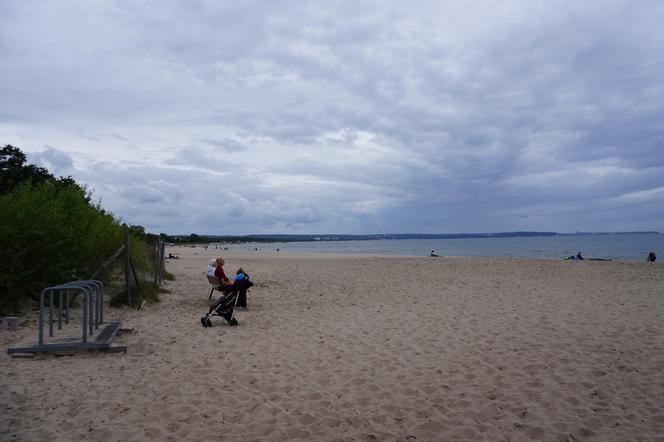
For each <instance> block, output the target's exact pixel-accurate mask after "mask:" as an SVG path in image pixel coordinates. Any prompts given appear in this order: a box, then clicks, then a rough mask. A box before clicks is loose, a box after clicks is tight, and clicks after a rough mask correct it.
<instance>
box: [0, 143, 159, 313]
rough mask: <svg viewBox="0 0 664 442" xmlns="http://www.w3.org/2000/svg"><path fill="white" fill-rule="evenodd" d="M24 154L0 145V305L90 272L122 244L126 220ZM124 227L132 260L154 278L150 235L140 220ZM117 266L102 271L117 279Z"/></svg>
mask: <svg viewBox="0 0 664 442" xmlns="http://www.w3.org/2000/svg"><path fill="white" fill-rule="evenodd" d="M25 159H26V158H25V155H24V154H23V153H22V152H21V151H20V150H19V149H18V148H15V147H13V146H10V145H7V146H5V147H3V148H0V251H2V253H0V313H5V312H16V311H17V310H18V308H19V305H20V304H21V303H22V302H23V301H24V300H26V299H30V298H32V299H38V296H39V293H40V291H41V290H43V289H44V288H46V287H49V286H53V285H58V284H62V283H64V282H68V281H72V280H75V279H88V278H90V277H91V276H92V274H93V273H94V272H95V271H96V270H97V269H98V268H99V267H100V266H101V265H102V264H103V263H104V262H106V260H107V259H108V258H110V257H111V256H112V255H113V254H114V253H115V252H116V251H117V250H118V248H120V246H122V244H123V236H124V230H125V227H124V226H123V225H121V224H120V222H119V221H118V220H117V219H116V218H115V217H114V216H113V215H112V214H109V213H107V212H106V211H104V210H103V209H102V208H101V206H100V205H99V204H93V203H92V202H91V197H90V195H89V194H88V193H87V191H86V189H85V188H84V187H81V186H80V185H79V184H77V183H76V182H75V181H74V180H73V179H72V178H71V177H68V178H55V177H54V176H53V175H51V174H49V173H48V171H46V169H43V168H38V167H35V166H32V165H26V164H25ZM128 231H129V238H130V251H131V256H132V262H133V264H134V268H135V269H136V271H137V273H139V275H142V277H141V279H147V280H151V279H152V278H151V275H149V274H150V273H151V272H152V270H153V264H152V262H153V259H154V257H152V256H151V253H150V248H149V247H148V245H147V240H148V238H149V236H148V234H146V233H145V229H144V228H143V227H141V226H132V227H129V229H128ZM120 266H121V263H116V265H115V266H113V267H112V268H111V269H108V271H107V272H105V274H104V275H100V276H101V277H102V278H103V280H104V281H105V282H110V280H111V279H112V278H114V277H115V278H116V279H117V274H118V272H117V270H118V269H119V268H121V267H120ZM146 274H148V276H147V278H146V277H145V275H146ZM122 279H124V278H122ZM132 279H133V278H132ZM144 298H145V299H147V300H150V299H154V296H152V295H151V294H147V292H146V296H144Z"/></svg>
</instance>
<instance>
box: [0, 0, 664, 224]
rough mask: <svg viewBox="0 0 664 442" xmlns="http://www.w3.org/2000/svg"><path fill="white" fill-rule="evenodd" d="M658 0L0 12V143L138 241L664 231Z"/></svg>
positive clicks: (30, 4) (662, 33)
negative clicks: (87, 199)
mask: <svg viewBox="0 0 664 442" xmlns="http://www.w3.org/2000/svg"><path fill="white" fill-rule="evenodd" d="M662 23H664V2H663V1H660V0H653V1H648V0H628V1H621V0H606V1H592V0H586V1H582V2H579V1H578V0H574V1H563V0H561V1H532V0H524V1H517V0H514V1H512V0H509V1H506V0H501V1H480V0H477V1H470V0H459V1H447V0H434V1H408V2H406V1H399V2H389V1H384V0H379V1H375V2H373V1H370V2H364V1H356V0H353V1H351V0H349V1H325V2H323V1H319V2H306V1H292V2H291V1H246V0H243V1H226V2H224V1H219V0H210V1H191V0H188V1H165V0H158V1H133V0H132V1H88V0H79V1H74V0H61V1H58V0H48V1H36V0H4V1H1V2H0V145H5V144H12V145H15V146H17V147H19V148H21V149H22V150H23V151H24V152H26V153H27V154H28V156H29V159H30V160H31V161H32V162H33V163H37V164H40V165H43V166H46V167H47V168H48V169H49V170H50V171H51V172H52V173H54V174H56V175H63V176H67V175H71V176H73V177H74V178H75V179H76V180H77V181H78V182H80V183H83V184H85V185H87V186H88V189H90V190H91V191H92V192H93V196H94V198H95V199H96V200H101V203H102V205H103V206H104V208H106V209H107V210H109V211H111V212H113V213H114V214H115V215H117V216H118V217H119V218H121V219H122V220H123V221H125V222H127V223H129V224H138V225H143V226H145V227H146V229H147V230H148V231H150V232H153V233H159V232H167V233H183V234H188V233H192V232H193V233H199V234H250V233H458V232H497V231H513V230H546V231H558V232H573V231H577V230H582V231H626V230H659V231H664V26H663V25H662Z"/></svg>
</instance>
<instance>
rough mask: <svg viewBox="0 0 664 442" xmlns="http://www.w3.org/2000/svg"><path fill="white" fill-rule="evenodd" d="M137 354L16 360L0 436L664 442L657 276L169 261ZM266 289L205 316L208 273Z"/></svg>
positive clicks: (663, 281)
mask: <svg viewBox="0 0 664 442" xmlns="http://www.w3.org/2000/svg"><path fill="white" fill-rule="evenodd" d="M167 252H171V253H174V254H177V255H179V256H180V257H181V259H179V260H173V261H171V262H169V263H168V264H167V270H168V271H170V272H172V273H173V274H175V276H176V280H175V281H173V282H169V283H167V284H166V288H168V289H169V290H170V293H164V294H162V302H161V303H157V304H151V305H146V306H145V307H144V309H143V310H141V311H136V310H130V309H128V308H123V309H110V308H109V309H108V310H107V316H109V317H110V318H111V319H121V320H123V321H124V326H125V327H130V328H133V329H134V332H133V333H130V334H123V335H121V336H118V337H117V338H116V342H117V343H121V344H123V345H126V346H127V353H126V354H123V353H102V352H84V353H77V354H75V355H73V356H60V357H58V356H54V355H39V356H36V357H34V358H15V357H11V356H10V355H7V354H6V349H7V348H8V347H10V346H14V345H16V344H17V343H19V342H22V341H25V340H26V339H27V340H32V341H34V340H36V336H37V334H36V333H37V332H36V328H35V327H36V326H35V324H36V323H35V320H34V315H30V316H26V317H25V318H22V322H23V325H22V326H21V328H20V329H19V330H18V331H15V332H8V331H0V350H1V351H2V355H0V375H1V379H2V381H1V383H0V409H1V410H2V413H0V439H2V440H29V441H33V440H34V441H38V440H49V441H71V440H73V441H83V440H86V441H87V440H100V441H128V440H130V441H142V440H150V439H152V440H158V441H165V440H192V441H206V440H210V441H214V440H228V441H239V440H287V439H296V440H330V441H333V440H344V441H351V440H357V441H360V440H400V441H415V440H417V441H427V440H469V441H475V440H484V441H501V440H511V441H530V440H561V441H566V440H569V441H579V440H596V441H638V440H658V441H662V440H664V315H663V313H664V266H662V265H661V264H659V263H658V264H656V265H648V264H646V263H619V262H588V261H585V262H571V261H552V260H522V259H501V258H449V257H440V258H429V257H426V258H404V257H351V256H331V255H314V254H310V255H304V254H293V253H288V254H286V253H284V252H276V251H271V252H268V251H259V252H250V251H223V252H221V251H217V250H213V249H207V250H204V249H203V248H195V249H194V248H180V247H173V248H171V249H170V250H167ZM217 253H221V254H223V256H224V257H225V258H226V267H225V268H226V271H227V273H229V274H230V273H232V272H234V270H235V269H236V268H237V267H238V266H242V267H244V268H245V270H246V271H247V272H248V273H249V274H250V275H251V278H252V280H253V281H254V282H255V283H256V285H255V286H254V287H253V288H252V289H251V290H250V291H249V296H248V303H249V307H248V309H246V310H238V311H237V314H236V317H237V319H238V320H239V322H240V325H239V326H238V327H233V328H231V327H229V326H228V325H227V324H226V323H225V321H223V320H222V319H221V318H214V319H213V323H214V326H213V327H212V328H203V327H202V326H201V324H200V322H199V318H200V317H201V315H202V314H203V313H204V312H205V311H207V306H208V293H209V289H208V283H207V280H206V278H205V269H206V265H207V261H208V259H209V258H211V257H214V256H216V254H217Z"/></svg>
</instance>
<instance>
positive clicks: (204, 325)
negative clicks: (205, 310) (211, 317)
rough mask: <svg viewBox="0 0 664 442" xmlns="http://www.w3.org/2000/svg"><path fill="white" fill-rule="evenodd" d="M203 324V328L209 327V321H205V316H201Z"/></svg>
mask: <svg viewBox="0 0 664 442" xmlns="http://www.w3.org/2000/svg"><path fill="white" fill-rule="evenodd" d="M201 324H203V327H207V326H208V325H207V321H206V319H205V316H201Z"/></svg>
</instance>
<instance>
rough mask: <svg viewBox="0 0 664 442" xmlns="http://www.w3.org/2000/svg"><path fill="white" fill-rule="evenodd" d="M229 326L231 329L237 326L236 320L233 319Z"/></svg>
mask: <svg viewBox="0 0 664 442" xmlns="http://www.w3.org/2000/svg"><path fill="white" fill-rule="evenodd" d="M229 324H230V325H231V327H235V326H236V325H237V319H235V318H233V319H231V322H229Z"/></svg>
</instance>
